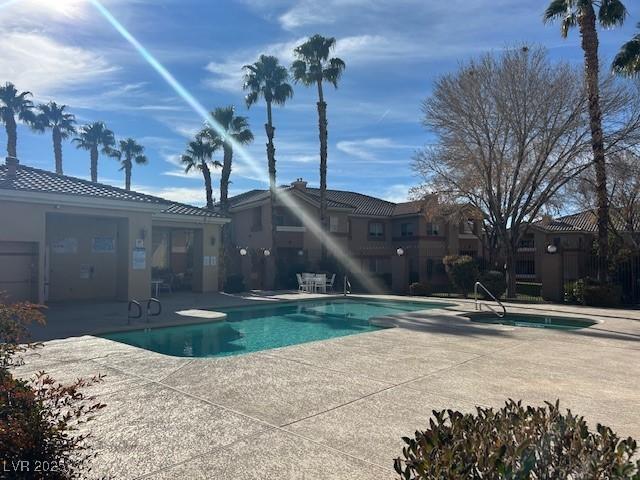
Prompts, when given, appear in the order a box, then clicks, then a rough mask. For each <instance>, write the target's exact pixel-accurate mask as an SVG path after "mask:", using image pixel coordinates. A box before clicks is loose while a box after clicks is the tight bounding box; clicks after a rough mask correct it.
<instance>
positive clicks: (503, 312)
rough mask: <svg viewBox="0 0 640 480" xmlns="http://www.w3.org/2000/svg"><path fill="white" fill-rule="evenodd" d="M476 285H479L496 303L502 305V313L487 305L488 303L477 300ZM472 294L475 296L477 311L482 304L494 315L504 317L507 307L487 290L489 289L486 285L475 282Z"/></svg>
mask: <svg viewBox="0 0 640 480" xmlns="http://www.w3.org/2000/svg"><path fill="white" fill-rule="evenodd" d="M478 287H481V288H482V290H484V292H485V293H486V294H487V295H489V296H490V297H491V298H492V299H493V300H494V301H495V302H496V303H497V304H498V305H500V306H501V307H502V313H500V312H498V311H496V310H495V309H494V308H493V307H492V306H491V305H489V304H488V303H484V302H478ZM473 296H474V298H475V303H476V310H478V311H482V305H484V306H485V307H487V308H488V309H489V310H491V311H492V312H493V313H494V314H495V315H497V316H498V318H504V316H505V315H506V314H507V309H506V308H505V306H504V305H503V304H502V302H501V301H500V300H498V299H497V298H496V297H495V295H494V294H493V293H491V292H490V291H489V289H488V288H487V287H485V286H484V285H483V284H482V283H480V282H476V284H475V285H474V287H473Z"/></svg>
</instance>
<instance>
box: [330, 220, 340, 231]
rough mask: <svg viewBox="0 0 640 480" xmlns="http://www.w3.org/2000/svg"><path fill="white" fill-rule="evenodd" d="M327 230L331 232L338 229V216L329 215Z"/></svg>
mask: <svg viewBox="0 0 640 480" xmlns="http://www.w3.org/2000/svg"><path fill="white" fill-rule="evenodd" d="M329 231H330V232H331V233H335V232H337V231H338V217H329Z"/></svg>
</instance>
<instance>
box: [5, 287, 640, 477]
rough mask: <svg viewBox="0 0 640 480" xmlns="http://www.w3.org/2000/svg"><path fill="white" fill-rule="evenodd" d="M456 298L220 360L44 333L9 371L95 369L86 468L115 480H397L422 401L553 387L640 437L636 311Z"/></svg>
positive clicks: (528, 394)
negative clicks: (487, 316) (485, 303)
mask: <svg viewBox="0 0 640 480" xmlns="http://www.w3.org/2000/svg"><path fill="white" fill-rule="evenodd" d="M202 297H204V296H202ZM312 297H313V296H307V295H300V296H299V295H297V294H283V295H279V294H275V293H274V294H270V295H260V294H257V293H256V294H252V295H249V296H245V297H234V298H229V297H228V296H222V295H215V296H207V299H204V298H201V297H174V298H173V300H172V301H166V302H165V309H166V310H167V313H165V315H166V317H165V318H161V319H158V324H161V323H162V322H166V323H171V321H172V319H173V318H174V317H175V319H176V321H178V322H180V321H190V320H189V318H191V317H188V319H187V320H184V319H183V320H180V318H178V317H181V316H180V315H176V314H175V312H177V311H184V310H189V309H191V310H208V308H207V307H211V306H212V305H221V304H223V303H224V305H225V308H227V307H229V306H232V305H233V304H244V305H246V304H250V303H253V302H271V301H273V302H278V301H283V300H289V301H290V300H292V299H296V298H312ZM370 298H381V299H382V298H383V299H393V300H400V301H401V300H402V299H403V298H404V299H406V300H411V301H415V298H412V297H394V296H371V297H370ZM428 300H429V301H430V302H431V301H433V299H428ZM172 302H173V303H172ZM234 302H235V303H234ZM449 302H450V301H449V300H443V303H449ZM455 303H456V304H457V306H455V307H448V308H443V309H435V310H429V311H425V312H418V313H408V314H405V315H401V316H400V317H397V319H396V320H395V321H394V323H395V325H396V327H397V328H389V329H383V330H378V331H373V332H369V333H362V334H358V335H352V336H347V337H341V338H335V339H330V340H323V341H318V342H310V343H305V344H300V345H294V346H289V347H283V348H278V349H273V350H268V351H262V352H256V353H250V354H246V355H239V356H234V357H226V358H178V357H171V356H166V355H162V354H159V353H155V352H150V351H146V350H142V349H138V348H136V347H132V346H129V345H125V344H121V343H118V342H113V341H110V340H106V339H102V338H97V337H94V336H88V335H84V336H78V337H71V338H65V339H57V340H53V341H46V342H45V347H44V348H43V349H42V350H40V351H38V352H37V353H32V354H30V355H28V356H27V357H26V358H25V361H26V363H25V365H24V366H22V367H20V368H18V369H17V370H16V373H17V374H19V375H21V376H30V375H32V374H34V373H35V372H37V371H39V370H43V369H44V370H46V371H47V372H48V373H50V374H51V375H52V376H54V377H55V378H57V379H59V380H61V381H71V380H73V379H74V378H76V377H78V376H83V377H87V376H91V375H94V374H97V373H102V374H105V375H106V378H105V381H104V382H103V383H102V384H99V385H96V386H93V387H91V388H90V390H89V392H88V393H91V394H94V395H97V397H98V399H99V401H101V402H103V403H105V404H106V405H107V407H106V408H105V409H104V410H102V411H101V412H100V414H99V415H98V416H97V418H96V420H95V421H93V422H92V423H90V424H89V425H88V429H89V430H90V431H91V432H92V434H93V437H92V442H93V446H94V448H95V449H96V450H97V451H98V453H99V455H98V457H97V458H96V460H95V462H94V470H95V471H94V473H95V474H97V475H107V476H112V477H113V478H119V479H130V478H131V479H133V478H154V479H155V478H158V479H175V478H190V479H210V478H215V479H217V480H218V479H236V478H243V479H256V480H257V479H261V480H262V479H264V478H274V479H275V478H277V479H296V480H297V479H305V480H308V479H318V480H320V479H322V480H325V479H351V478H359V479H369V478H370V479H381V478H396V476H395V475H394V472H393V459H394V458H395V457H396V456H398V455H399V454H400V453H401V449H402V441H401V439H400V438H401V437H402V436H406V435H411V434H412V433H413V432H414V431H415V430H416V429H419V428H425V427H426V426H427V425H428V419H429V417H430V415H431V411H432V410H433V409H444V408H455V409H459V410H463V411H472V410H473V409H474V407H475V406H476V405H485V406H496V407H499V406H501V405H502V403H503V402H504V401H505V400H506V399H507V398H509V397H511V398H515V399H522V400H523V401H525V402H526V403H530V404H536V405H539V404H541V403H542V402H543V401H545V400H550V401H554V400H555V399H556V398H560V401H561V406H562V407H566V408H571V409H572V410H573V411H574V412H576V413H580V414H582V415H584V416H585V417H586V419H587V421H588V422H589V424H590V425H591V426H593V427H595V423H596V422H602V423H605V424H607V425H609V426H611V427H613V428H614V429H615V430H616V431H617V432H618V433H619V434H621V435H625V436H626V435H632V436H634V437H636V438H640V411H639V410H640V407H639V406H640V392H639V391H638V388H637V385H640V367H638V365H640V311H632V310H600V309H590V308H583V307H567V306H554V305H528V306H525V305H521V304H515V305H509V304H508V305H507V308H508V309H509V311H513V312H520V313H526V314H544V315H557V316H564V317H567V316H572V315H575V316H579V317H585V318H589V319H593V320H596V321H598V323H597V324H596V325H593V326H592V327H590V328H585V329H581V330H574V331H557V330H546V329H532V328H521V327H509V326H503V325H484V324H479V323H473V322H470V321H469V320H468V319H467V318H466V317H464V313H465V312H467V313H468V312H471V311H472V310H473V304H472V303H471V302H467V301H462V300H461V301H456V302H455ZM125 307H126V306H125ZM120 308H122V306H121V305H120V306H118V307H115V306H109V307H108V308H107V307H105V308H103V309H102V312H103V315H100V311H99V310H98V311H96V309H95V308H93V310H92V311H93V316H92V317H85V319H87V318H91V319H92V320H91V321H90V322H88V323H90V324H91V325H87V324H86V323H87V322H85V323H83V322H82V321H81V317H82V315H83V314H84V313H85V312H86V311H88V310H89V309H88V307H86V306H82V305H81V306H76V307H75V309H74V308H73V307H72V306H62V307H53V308H52V309H51V310H50V312H49V313H50V315H49V318H50V326H52V332H50V333H49V335H51V336H58V337H60V336H62V335H74V333H73V332H76V333H75V334H83V333H86V331H87V329H90V328H91V329H93V330H99V329H103V331H106V330H104V329H105V328H108V327H109V323H111V324H113V326H115V327H122V326H123V325H122V324H123V323H126V319H124V320H123V319H122V318H121V316H118V314H117V312H119V311H120V310H119V309H120ZM114 312H115V313H116V314H114ZM65 317H66V318H67V321H66V322H65ZM191 320H192V318H191ZM206 320H207V319H205V321H206ZM209 321H210V320H209ZM125 327H126V325H125ZM137 328H140V325H138V326H137ZM42 332H44V330H37V331H36V332H35V333H36V334H40V335H42Z"/></svg>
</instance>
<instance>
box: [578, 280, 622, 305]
mask: <svg viewBox="0 0 640 480" xmlns="http://www.w3.org/2000/svg"><path fill="white" fill-rule="evenodd" d="M621 300H622V288H620V286H619V285H616V284H611V283H600V282H598V281H596V280H587V281H586V282H585V285H584V292H583V303H584V304H585V305H587V306H590V307H617V306H619V305H620V301H621Z"/></svg>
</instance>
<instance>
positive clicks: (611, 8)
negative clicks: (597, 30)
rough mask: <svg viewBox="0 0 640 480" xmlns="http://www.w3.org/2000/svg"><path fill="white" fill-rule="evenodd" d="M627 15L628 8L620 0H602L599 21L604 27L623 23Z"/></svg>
mask: <svg viewBox="0 0 640 480" xmlns="http://www.w3.org/2000/svg"><path fill="white" fill-rule="evenodd" d="M627 15H628V12H627V8H626V7H625V6H624V4H623V3H622V2H621V1H620V0H601V3H600V9H599V10H598V21H599V22H600V25H602V26H603V27H604V28H610V27H616V26H619V25H622V24H623V23H624V21H625V19H626V18H627Z"/></svg>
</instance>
